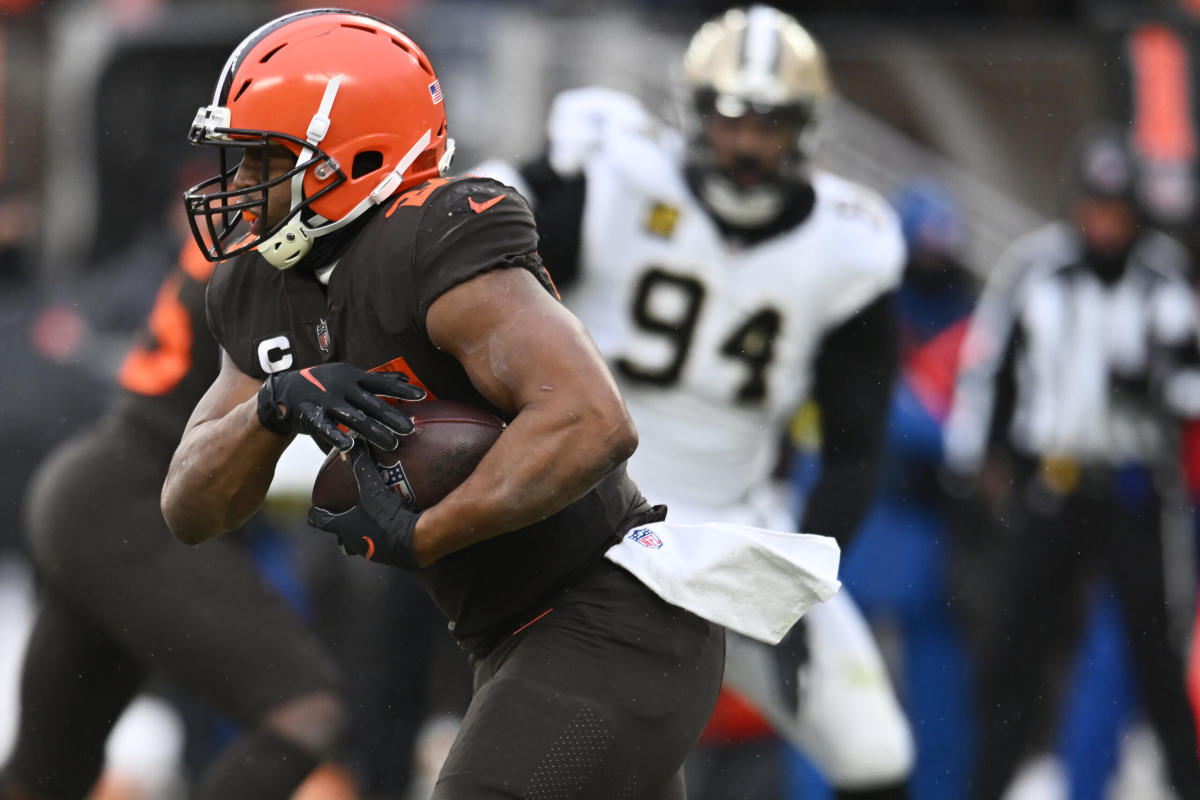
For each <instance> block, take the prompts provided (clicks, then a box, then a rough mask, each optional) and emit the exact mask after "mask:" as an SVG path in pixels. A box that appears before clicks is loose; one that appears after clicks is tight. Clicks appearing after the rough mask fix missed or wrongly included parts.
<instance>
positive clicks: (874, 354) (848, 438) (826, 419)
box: [800, 294, 898, 548]
mask: <svg viewBox="0 0 1200 800" xmlns="http://www.w3.org/2000/svg"><path fill="white" fill-rule="evenodd" d="M892 304H893V297H892V295H891V294H887V295H884V296H883V297H881V298H880V299H878V300H876V301H875V302H873V303H872V304H871V305H869V306H867V307H866V308H864V309H863V310H862V311H860V312H858V314H856V315H855V316H853V317H851V318H850V319H849V320H848V321H846V322H845V323H843V324H842V325H841V326H839V327H837V328H835V329H834V330H832V331H830V332H829V333H828V334H827V335H826V337H825V339H824V341H823V342H822V343H821V350H820V354H819V355H818V356H817V364H816V374H815V381H816V384H815V389H814V397H815V399H816V401H817V404H818V406H819V407H820V410H821V474H820V476H819V478H818V479H817V484H816V486H814V487H813V490H812V493H811V494H810V495H809V497H808V502H807V503H806V504H805V511H804V519H803V520H802V522H801V525H800V530H802V531H805V532H809V533H820V534H825V535H827V536H834V537H836V538H837V540H838V543H839V544H840V545H841V546H842V547H843V548H845V546H846V545H847V544H848V543H849V541H850V537H851V536H852V535H853V534H854V532H855V530H856V529H857V528H858V525H859V522H861V521H862V518H863V515H864V514H865V513H866V511H867V507H868V505H869V504H870V502H871V497H872V495H873V494H874V492H875V484H876V479H877V477H878V474H879V466H880V459H881V456H882V453H883V442H884V432H885V429H886V426H887V415H888V403H889V400H890V397H891V393H892V381H893V379H894V378H895V374H896V366H897V360H898V354H897V344H896V342H897V335H896V334H897V330H896V319H895V314H894V312H893V308H892Z"/></svg>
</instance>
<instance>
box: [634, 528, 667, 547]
mask: <svg viewBox="0 0 1200 800" xmlns="http://www.w3.org/2000/svg"><path fill="white" fill-rule="evenodd" d="M628 538H629V539H632V540H633V541H635V542H637V543H638V544H640V545H641V546H642V547H649V548H651V549H653V550H659V549H661V548H662V546H663V541H662V539H660V538H658V534H657V533H655V532H654V531H652V530H650V529H649V528H636V529H635V530H632V531H630V532H629V534H628Z"/></svg>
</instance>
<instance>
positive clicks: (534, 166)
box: [520, 156, 585, 290]
mask: <svg viewBox="0 0 1200 800" xmlns="http://www.w3.org/2000/svg"><path fill="white" fill-rule="evenodd" d="M520 171H521V177H522V178H524V179H525V182H526V183H527V184H529V190H530V193H531V194H532V195H533V197H534V203H535V205H534V208H535V211H534V219H536V221H537V228H538V236H539V242H538V252H539V253H540V254H541V256H542V262H543V263H544V264H545V265H546V269H548V270H549V271H550V276H551V277H552V278H554V283H555V284H556V285H557V286H558V287H559V288H560V289H563V290H566V289H568V288H570V286H571V284H573V283H574V282H575V279H576V278H578V277H579V240H580V235H581V231H582V227H583V200H584V190H585V185H584V177H583V174H582V173H581V174H579V175H577V176H573V177H570V178H564V177H562V176H561V175H559V174H558V173H557V172H555V171H554V168H553V167H551V166H550V160H549V159H548V158H547V157H546V156H542V157H541V158H538V159H537V160H535V161H530V162H528V163H526V164H524V165H522V166H521V168H520Z"/></svg>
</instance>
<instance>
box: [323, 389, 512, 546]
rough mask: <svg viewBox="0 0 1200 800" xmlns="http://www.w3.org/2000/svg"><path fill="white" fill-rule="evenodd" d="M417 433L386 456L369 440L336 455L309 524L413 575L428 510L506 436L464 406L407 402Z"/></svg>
mask: <svg viewBox="0 0 1200 800" xmlns="http://www.w3.org/2000/svg"><path fill="white" fill-rule="evenodd" d="M405 410H406V412H408V414H409V416H410V417H411V418H412V421H413V430H412V433H409V434H407V435H405V436H401V437H400V443H399V445H397V447H396V448H395V449H393V450H390V451H387V452H381V451H379V450H378V449H376V448H374V447H370V446H369V445H367V444H366V443H365V442H363V441H361V440H360V441H359V442H357V443H356V444H355V445H354V447H353V449H351V450H350V451H349V452H340V451H337V450H332V451H330V453H329V455H328V456H326V458H325V462H324V463H323V464H322V465H321V468H320V470H318V472H317V477H316V480H315V481H314V483H313V492H312V504H313V508H312V509H310V510H309V517H308V521H309V523H310V524H312V525H313V526H315V527H318V528H321V529H322V530H326V531H329V532H331V533H334V534H336V535H337V537H338V540H339V542H340V544H341V546H342V549H343V550H345V551H346V552H347V553H349V554H351V555H361V556H364V557H366V558H368V559H371V560H375V561H379V562H381V563H385V564H392V565H394V566H399V567H404V568H406V569H412V568H415V567H417V566H418V564H417V563H416V558H415V556H414V555H413V553H412V531H413V529H414V528H415V526H416V520H417V517H418V516H419V515H420V512H421V511H423V510H424V509H426V508H429V507H430V506H432V505H434V504H435V503H437V502H438V501H439V500H441V499H442V498H443V497H445V496H446V495H447V494H449V493H450V492H451V490H453V489H454V488H455V487H457V486H458V485H459V484H460V483H462V482H463V481H464V480H466V478H467V476H468V475H470V474H471V473H472V472H473V471H474V470H475V467H476V466H477V465H478V464H479V462H480V461H481V460H482V459H483V456H484V454H485V453H486V452H487V451H488V450H489V449H490V448H491V446H492V445H493V444H494V443H495V441H496V439H497V437H499V436H500V433H501V432H502V431H503V430H504V427H505V425H504V422H502V421H501V420H499V419H497V418H496V417H495V416H493V415H491V414H489V413H487V412H485V411H480V410H478V409H476V408H472V407H471V406H467V405H464V404H462V403H455V402H452V401H446V400H426V401H423V402H418V403H411V404H406V406H405Z"/></svg>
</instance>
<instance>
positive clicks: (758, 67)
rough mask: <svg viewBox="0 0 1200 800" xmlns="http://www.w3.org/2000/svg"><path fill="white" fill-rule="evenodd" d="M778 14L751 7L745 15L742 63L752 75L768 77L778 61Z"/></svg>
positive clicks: (771, 9) (764, 7) (774, 11)
mask: <svg viewBox="0 0 1200 800" xmlns="http://www.w3.org/2000/svg"><path fill="white" fill-rule="evenodd" d="M779 33H780V31H779V12H778V11H776V10H775V9H773V8H768V7H767V6H753V7H751V8H750V11H749V13H747V15H746V38H745V40H744V41H745V50H744V51H743V53H742V63H743V64H744V68H745V70H746V72H748V73H750V74H752V75H770V74H772V73H773V72H774V70H775V65H776V62H777V61H778V59H779Z"/></svg>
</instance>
